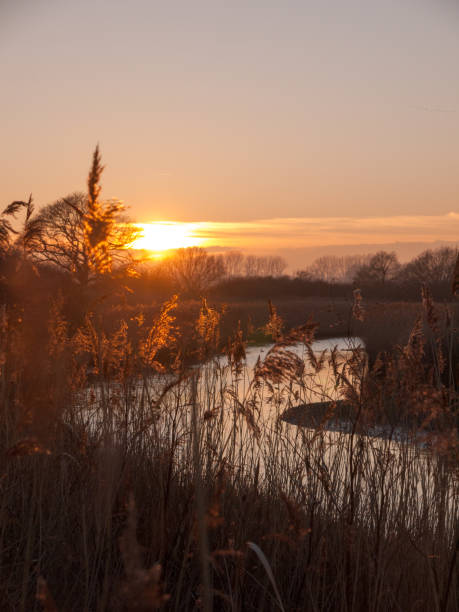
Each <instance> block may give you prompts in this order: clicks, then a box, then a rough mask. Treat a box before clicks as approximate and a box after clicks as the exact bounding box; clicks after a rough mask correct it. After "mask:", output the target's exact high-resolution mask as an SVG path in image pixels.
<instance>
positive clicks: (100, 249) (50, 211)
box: [35, 149, 139, 286]
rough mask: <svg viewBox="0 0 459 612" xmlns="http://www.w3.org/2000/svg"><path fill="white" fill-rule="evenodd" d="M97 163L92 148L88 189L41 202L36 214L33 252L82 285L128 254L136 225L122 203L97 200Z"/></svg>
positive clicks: (123, 263)
mask: <svg viewBox="0 0 459 612" xmlns="http://www.w3.org/2000/svg"><path fill="white" fill-rule="evenodd" d="M102 170H103V167H102V166H101V164H100V156H99V151H98V149H96V151H95V153H94V157H93V164H92V167H91V171H90V174H89V178H88V194H87V195H86V194H83V193H73V194H71V195H69V196H67V197H66V198H62V199H60V200H57V201H56V202H54V203H53V204H49V205H48V206H45V207H44V208H43V209H42V210H41V211H40V214H39V216H38V219H39V222H40V225H41V233H40V237H39V241H38V244H37V245H36V251H35V255H36V258H37V259H38V260H39V261H44V262H47V263H50V264H53V265H55V266H57V267H58V268H60V269H62V270H65V271H66V272H69V273H70V274H71V275H72V276H73V278H74V279H75V280H76V281H77V282H78V283H79V284H80V285H82V286H84V285H87V284H88V283H89V282H90V281H91V280H93V279H94V278H95V277H96V276H98V275H99V274H104V273H107V272H111V271H112V269H113V267H119V266H127V265H129V264H130V263H131V262H132V260H131V257H130V253H129V251H128V250H127V249H126V247H128V246H129V245H130V244H131V243H132V242H133V241H134V239H135V238H136V236H137V235H138V231H139V230H138V229H137V228H136V227H135V226H133V225H132V224H131V223H129V221H128V219H127V218H126V217H124V215H123V212H124V207H123V205H122V204H121V203H120V202H118V201H114V200H109V201H108V202H100V201H99V196H100V191H101V187H100V176H101V174H102Z"/></svg>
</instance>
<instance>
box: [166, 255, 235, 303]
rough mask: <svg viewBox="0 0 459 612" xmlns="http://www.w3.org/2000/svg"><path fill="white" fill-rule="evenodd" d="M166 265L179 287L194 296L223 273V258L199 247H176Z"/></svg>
mask: <svg viewBox="0 0 459 612" xmlns="http://www.w3.org/2000/svg"><path fill="white" fill-rule="evenodd" d="M168 267H169V270H170V273H171V276H172V277H173V278H174V279H175V281H176V282H177V284H178V285H179V287H180V288H181V289H182V290H183V291H187V292H189V293H191V294H192V295H196V296H200V295H201V294H202V293H203V292H204V291H205V290H206V289H208V287H210V286H211V285H212V284H213V283H215V282H216V281H218V280H220V279H222V278H223V277H224V275H225V267H224V263H223V258H222V257H221V256H216V255H209V254H208V253H207V252H206V250H205V249H203V248H200V247H189V248H187V249H177V251H175V253H174V255H173V256H172V257H171V258H170V259H169V260H168Z"/></svg>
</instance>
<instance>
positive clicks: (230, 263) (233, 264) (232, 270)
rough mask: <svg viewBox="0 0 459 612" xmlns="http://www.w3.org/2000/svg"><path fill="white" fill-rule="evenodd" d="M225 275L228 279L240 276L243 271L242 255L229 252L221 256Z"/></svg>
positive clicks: (237, 252)
mask: <svg viewBox="0 0 459 612" xmlns="http://www.w3.org/2000/svg"><path fill="white" fill-rule="evenodd" d="M223 261H224V265H225V273H226V276H228V277H229V278H232V277H235V276H242V274H243V271H244V255H243V254H242V253H241V252H240V251H229V252H228V253H225V254H224V255H223Z"/></svg>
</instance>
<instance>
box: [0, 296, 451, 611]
mask: <svg viewBox="0 0 459 612" xmlns="http://www.w3.org/2000/svg"><path fill="white" fill-rule="evenodd" d="M424 308H425V310H424V312H425V313H427V314H426V316H427V315H428V312H429V310H428V308H429V304H428V303H425V305H424ZM174 313H175V302H171V303H169V304H167V305H165V307H164V308H163V310H162V311H161V313H160V314H158V315H157V316H156V318H154V319H152V318H151V317H149V316H146V317H143V318H142V317H141V316H138V317H132V319H131V320H128V321H125V322H120V325H119V327H118V328H117V329H115V331H112V332H110V333H109V332H108V331H107V330H105V329H104V327H103V325H102V322H101V321H98V320H97V317H92V318H91V317H89V318H88V319H87V320H86V322H85V324H84V325H83V326H82V327H81V328H80V329H79V330H77V331H76V332H72V331H71V330H70V329H69V327H68V326H67V325H66V322H65V320H64V319H63V317H62V314H61V310H60V307H59V304H58V303H57V304H56V305H55V307H54V309H53V310H52V312H51V313H50V321H49V325H48V326H47V329H48V330H49V332H47V333H46V338H47V340H46V342H47V344H46V350H44V351H43V345H42V352H41V353H40V354H39V353H38V351H36V350H34V345H33V344H29V339H31V338H33V337H34V335H33V333H31V332H30V329H29V327H28V326H29V323H28V321H27V317H26V316H25V315H24V313H21V316H19V313H18V312H17V310H15V309H14V308H10V309H6V310H5V311H4V317H3V323H2V328H1V335H0V348H1V378H0V382H1V388H0V392H1V397H2V418H1V422H0V425H1V429H0V433H1V441H2V448H3V463H2V474H1V480H0V487H1V492H2V494H1V498H0V598H1V607H2V609H4V610H5V611H7V610H40V609H45V610H55V609H57V610H62V611H67V610H75V611H80V610H117V609H118V610H136V609H137V610H147V609H155V608H158V607H160V606H162V607H165V608H166V609H170V610H193V609H205V610H210V609H215V610H231V611H233V610H244V611H245V610H248V611H250V610H254V611H255V610H276V609H280V608H282V607H283V609H285V610H304V609H311V610H321V611H322V610H329V611H341V610H342V611H343V612H344V611H346V612H347V611H351V610H352V611H354V610H355V611H361V610H362V611H363V610H365V611H366V610H374V611H378V610H379V611H385V610H410V609H420V610H438V611H448V612H449V611H451V612H454V611H457V610H458V603H457V598H456V594H457V587H458V583H457V574H456V569H457V558H456V556H457V541H458V516H459V515H458V499H459V495H458V493H459V489H458V479H457V459H458V456H457V449H458V447H457V420H456V419H457V404H458V398H457V394H456V391H455V387H454V384H453V382H451V383H450V384H445V382H444V376H443V373H444V371H445V370H447V369H448V367H450V365H451V364H450V363H449V356H448V355H447V354H445V355H442V354H441V351H442V350H443V349H442V347H443V345H442V344H441V343H440V342H439V339H440V335H439V334H440V333H443V332H441V330H439V329H437V327H436V321H435V320H434V318H432V317H433V313H431V314H430V317H431V318H430V320H427V319H426V326H427V327H426V328H425V329H424V328H422V329H421V328H418V329H416V328H415V329H414V331H413V333H412V334H411V335H409V336H408V337H407V338H406V341H405V342H404V344H403V345H400V347H399V348H396V349H395V350H394V351H393V352H391V353H388V354H386V355H385V356H384V359H380V360H379V362H377V363H376V365H375V367H374V369H373V371H372V372H371V373H370V374H368V373H365V367H364V364H365V361H364V360H362V354H361V352H359V351H354V352H352V353H351V354H349V355H348V359H347V360H346V361H345V362H342V361H340V360H339V359H338V356H337V354H335V353H332V354H323V355H316V354H314V352H313V351H312V350H311V346H310V344H309V343H310V340H311V333H312V327H311V326H309V327H307V328H303V329H302V330H298V332H297V333H296V334H290V335H289V336H284V335H282V333H281V326H280V322H279V320H278V313H277V312H275V311H274V309H272V312H271V326H273V325H274V323H275V324H276V334H277V336H278V340H279V343H278V344H277V345H276V346H275V347H274V348H273V349H272V350H271V351H270V353H269V354H268V355H267V356H266V358H265V360H264V362H263V363H259V364H258V366H257V368H256V371H255V375H254V376H252V375H250V374H248V373H247V372H246V371H245V369H244V365H243V361H242V360H243V356H244V342H243V338H242V336H241V330H240V329H239V330H237V331H236V332H235V334H234V342H233V344H232V345H231V347H230V350H229V361H228V363H226V362H225V361H224V360H221V359H220V360H217V359H215V358H214V355H215V352H216V350H217V348H218V346H219V341H218V325H219V322H220V321H221V317H220V315H219V313H218V312H217V311H216V310H214V309H213V308H211V307H210V306H209V305H208V304H206V303H203V304H202V305H201V309H200V313H199V316H198V319H197V321H196V326H195V331H196V342H195V344H194V347H195V348H194V349H193V350H197V351H198V354H199V355H201V357H205V359H206V361H205V363H203V364H202V365H201V367H200V368H198V369H196V368H193V369H190V368H188V367H186V360H185V361H184V359H183V354H184V347H183V345H182V343H181V339H180V330H178V329H177V328H176V322H175V321H174V316H175V314H174ZM410 314H414V312H413V313H410ZM367 315H368V316H372V312H371V308H368V309H367ZM378 316H379V317H380V319H381V316H380V313H379V311H378ZM384 316H385V315H384ZM24 317H25V318H24ZM274 317H277V318H276V320H275V321H274ZM391 321H392V322H393V321H394V311H393V310H392V314H391ZM429 326H430V327H429ZM429 329H430V332H431V335H430V336H429V335H428V333H427V332H428V331H429ZM450 333H452V331H451V330H450ZM300 337H303V339H304V340H305V342H306V356H307V357H306V366H305V365H304V364H303V365H302V362H301V360H298V359H297V358H294V357H292V356H291V354H290V355H289V345H290V344H291V343H292V342H294V341H298V339H299V338H300ZM164 347H168V348H169V349H170V351H171V352H172V354H173V355H174V358H173V359H171V360H170V363H171V364H172V365H171V367H170V368H169V369H168V370H167V371H165V369H164V364H163V363H161V360H160V359H159V358H158V353H159V350H160V349H161V348H164ZM196 347H197V348H196ZM429 351H434V352H433V353H432V355H433V357H432V356H429V355H430V353H429ZM88 368H90V371H91V373H90V376H88V372H89V370H88ZM326 368H329V370H328V371H329V372H330V374H329V377H331V378H332V379H333V382H334V383H335V384H336V385H339V386H340V387H341V389H342V392H343V393H345V394H346V395H347V398H348V400H347V401H348V402H350V405H351V406H352V410H351V412H350V415H349V418H348V423H347V424H348V429H347V430H346V431H337V432H330V431H329V429H328V428H327V423H328V421H329V420H330V419H331V418H332V417H333V404H331V407H332V410H331V412H329V413H327V414H326V415H324V418H321V419H320V422H319V423H317V424H316V426H315V428H313V429H306V428H292V427H291V426H289V425H287V424H286V423H285V422H284V421H282V420H281V419H279V418H277V417H278V416H280V415H281V414H282V413H283V412H284V411H285V409H288V408H291V407H292V406H295V405H299V404H302V403H303V404H307V403H308V402H309V401H310V398H311V393H312V391H315V392H317V391H318V388H317V387H320V385H321V384H322V385H324V386H323V395H324V399H331V398H330V397H329V394H330V393H331V391H330V390H331V389H332V388H333V385H330V380H328V382H327V383H326V384H325V383H324V382H322V383H319V382H318V379H317V377H316V376H317V375H316V373H319V374H320V373H321V372H323V371H325V370H326ZM268 408H269V410H270V411H271V412H270V414H271V415H274V416H272V417H270V418H269V419H267V417H266V414H267V412H266V410H267V409H268ZM375 425H378V426H381V425H384V426H386V427H389V433H388V434H387V435H386V436H384V437H380V438H377V437H375V436H372V435H367V434H368V433H370V429H371V428H372V427H374V426H375ZM400 428H404V429H403V432H404V434H405V435H404V436H398V433H399V432H400ZM421 442H422V443H421ZM147 568H151V569H147Z"/></svg>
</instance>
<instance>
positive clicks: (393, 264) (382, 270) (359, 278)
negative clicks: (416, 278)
mask: <svg viewBox="0 0 459 612" xmlns="http://www.w3.org/2000/svg"><path fill="white" fill-rule="evenodd" d="M399 270H400V263H399V261H398V258H397V255H396V253H395V251H391V252H390V253H389V252H388V251H378V253H376V254H375V255H373V256H372V258H371V259H370V261H369V263H368V264H367V265H364V266H362V267H361V268H360V269H359V270H358V271H357V273H356V275H355V277H354V282H355V283H356V284H357V285H368V284H380V285H384V284H385V283H386V282H387V281H388V280H392V279H393V278H395V276H396V274H397V272H398V271H399Z"/></svg>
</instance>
